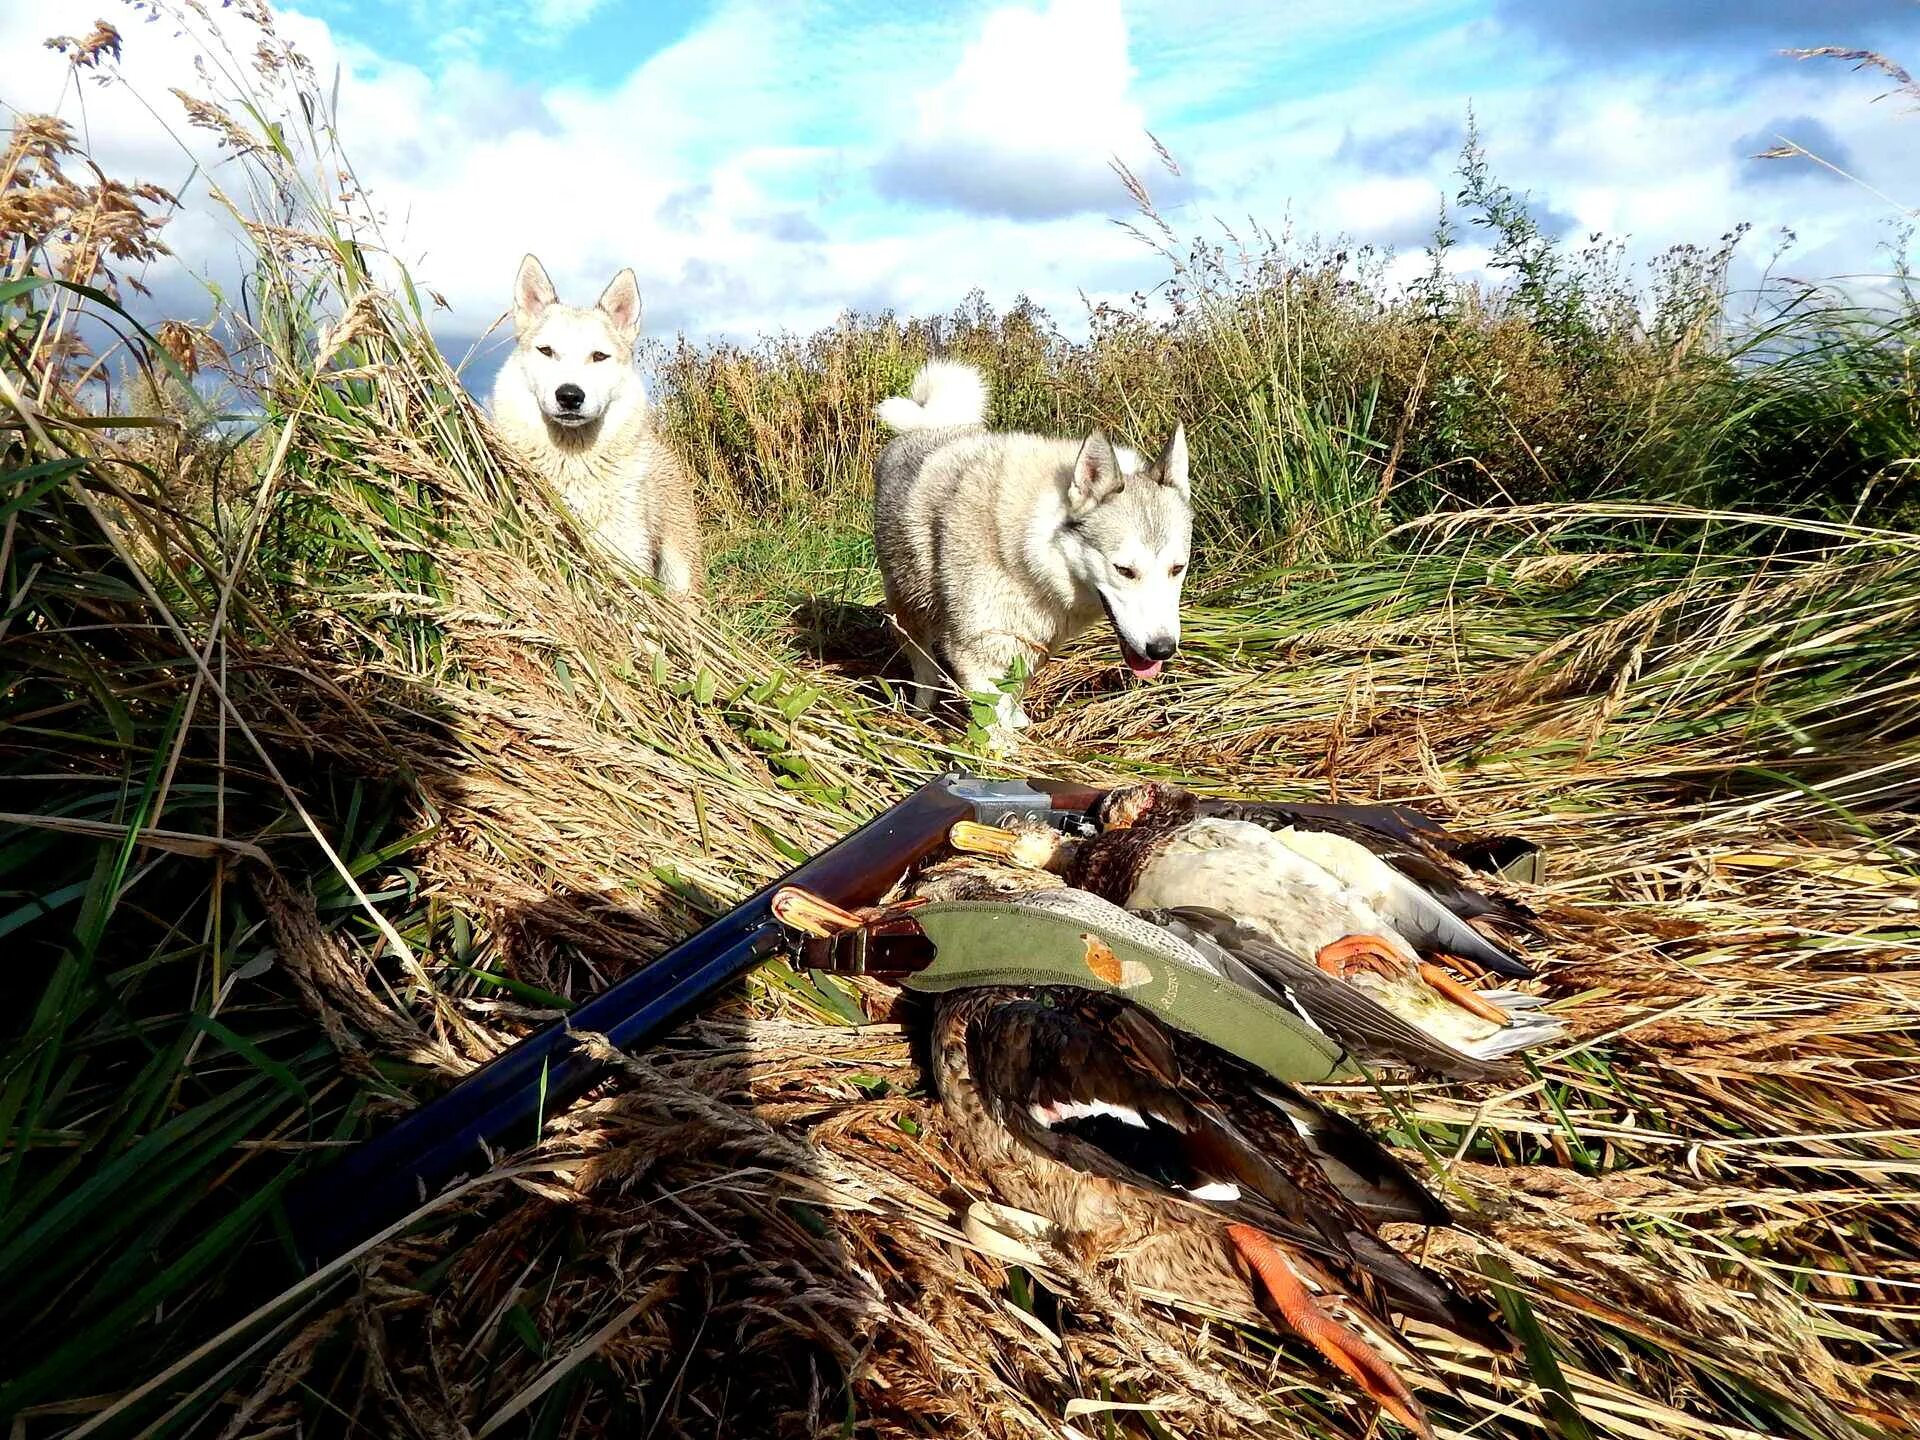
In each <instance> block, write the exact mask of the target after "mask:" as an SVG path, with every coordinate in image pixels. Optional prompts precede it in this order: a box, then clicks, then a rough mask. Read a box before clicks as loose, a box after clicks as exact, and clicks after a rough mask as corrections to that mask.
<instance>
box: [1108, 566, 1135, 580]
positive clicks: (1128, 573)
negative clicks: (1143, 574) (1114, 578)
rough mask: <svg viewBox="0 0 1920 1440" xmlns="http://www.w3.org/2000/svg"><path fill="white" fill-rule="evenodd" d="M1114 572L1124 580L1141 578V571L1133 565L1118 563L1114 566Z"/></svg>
mask: <svg viewBox="0 0 1920 1440" xmlns="http://www.w3.org/2000/svg"><path fill="white" fill-rule="evenodd" d="M1113 573H1114V574H1116V575H1118V576H1119V577H1120V578H1121V579H1122V580H1138V579H1139V578H1140V572H1139V571H1138V570H1136V569H1134V568H1133V566H1131V565H1116V566H1114V567H1113Z"/></svg>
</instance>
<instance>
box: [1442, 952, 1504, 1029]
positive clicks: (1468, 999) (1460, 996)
mask: <svg viewBox="0 0 1920 1440" xmlns="http://www.w3.org/2000/svg"><path fill="white" fill-rule="evenodd" d="M1420 978H1421V979H1422V980H1424V981H1426V982H1427V984H1429V985H1431V986H1432V987H1433V988H1434V989H1435V990H1438V991H1439V992H1440V993H1441V994H1442V995H1444V996H1446V997H1447V999H1449V1000H1451V1001H1452V1002H1453V1003H1454V1004H1456V1005H1458V1006H1459V1007H1460V1008H1461V1009H1462V1010H1468V1011H1471V1012H1472V1013H1473V1014H1475V1015H1478V1016H1479V1017H1480V1018H1481V1019H1482V1020H1491V1021H1492V1022H1493V1023H1494V1024H1496V1025H1505V1024H1508V1023H1510V1022H1511V1021H1512V1019H1513V1017H1512V1016H1511V1015H1509V1014H1507V1012H1506V1011H1504V1010H1502V1009H1501V1008H1500V1007H1499V1006H1498V1005H1496V1004H1494V1003H1493V1002H1492V1001H1491V1000H1488V999H1486V998H1485V997H1484V996H1482V995H1480V994H1478V993H1477V992H1475V991H1473V990H1471V989H1469V988H1468V987H1467V986H1465V985H1462V984H1461V983H1460V982H1459V981H1458V980H1456V979H1454V978H1453V976H1451V975H1449V974H1448V973H1447V972H1446V971H1445V970H1443V969H1442V968H1441V967H1440V966H1438V965H1433V964H1429V963H1428V962H1426V961H1422V962H1421V964H1420Z"/></svg>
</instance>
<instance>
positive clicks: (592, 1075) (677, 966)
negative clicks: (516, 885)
mask: <svg viewBox="0 0 1920 1440" xmlns="http://www.w3.org/2000/svg"><path fill="white" fill-rule="evenodd" d="M1100 794H1101V792H1100V791H1099V790H1096V789H1093V788H1090V787H1087V786H1084V785H1070V784H1056V783H1052V782H1048V781H1033V782H1028V781H1020V780H1013V781H989V780H981V779H979V778H978V777H976V776H972V775H962V774H952V775H943V776H941V777H940V778H939V779H937V780H930V781H928V782H927V783H926V784H925V785H922V786H921V787H920V788H919V789H918V790H915V791H914V792H913V793H912V794H910V795H908V796H906V797H905V798H904V799H902V800H900V801H899V802H898V803H897V804H895V805H894V806H893V807H892V808H891V809H889V810H887V811H884V812H883V813H882V814H880V815H877V816H875V817H874V818H873V819H872V820H870V821H868V822H867V823H866V824H865V825H863V826H861V827H860V828H859V829H858V830H856V831H854V832H853V833H852V834H851V835H849V836H847V837H846V838H845V839H844V840H841V841H840V842H839V843H838V844H836V845H834V846H833V847H832V848H830V849H827V850H824V851H822V852H821V853H820V854H818V855H816V856H815V857H814V858H813V859H811V860H809V861H807V862H806V863H805V864H804V865H801V866H800V867H799V868H797V869H795V870H793V871H791V872H790V873H788V874H786V875H784V876H782V877H781V878H780V879H778V880H775V881H774V882H773V883H772V884H770V885H768V886H766V887H765V888H764V889H762V890H760V891H758V892H756V893H755V894H754V895H752V896H750V897H748V898H747V899H746V900H744V901H742V902H741V903H740V904H739V905H737V906H735V907H734V908H733V909H732V910H731V911H729V912H728V913H727V914H725V915H723V916H721V917H720V918H719V919H718V920H715V921H713V922H712V923H711V924H709V925H707V926H706V927H705V928H704V929H702V930H700V931H698V932H696V933H695V934H693V935H692V936H689V937H688V938H687V939H686V940H684V941H682V942H681V943H680V944H678V945H676V946H675V947H674V948H673V949H671V950H669V951H667V952H666V953H665V954H664V955H662V956H660V957H659V958H658V959H657V960H655V961H654V962H653V963H652V964H650V965H648V966H647V967H646V968H645V969H644V970H640V971H637V972H636V973H634V974H632V975H630V976H628V977H627V978H626V979H624V980H622V981H620V982H619V983H618V984H616V985H614V986H612V987H611V988H609V989H607V990H605V991H603V992H601V993H600V994H599V995H596V996H595V997H594V998H593V999H591V1000H589V1001H587V1002H586V1003H585V1004H583V1005H582V1006H580V1008H579V1009H577V1010H575V1011H574V1012H573V1013H572V1014H571V1015H569V1016H567V1017H566V1018H565V1019H564V1020H559V1021H556V1022H555V1023H553V1024H551V1025H549V1026H547V1027H546V1028H545V1029H543V1030H540V1031H537V1032H535V1033H534V1034H532V1035H529V1036H528V1037H527V1038H526V1039H524V1040H522V1041H521V1042H520V1043H519V1044H518V1045H515V1046H514V1047H513V1048H512V1049H511V1050H508V1051H507V1052H505V1053H504V1054H502V1055H499V1056H497V1057H495V1058H494V1059H493V1060H490V1061H489V1062H488V1063H487V1064H485V1065H483V1066H481V1067H480V1068H479V1069H478V1070H476V1071H474V1072H473V1074H471V1075H469V1076H468V1077H467V1078H466V1079H464V1080H462V1081H461V1082H460V1083H459V1084H457V1085H455V1086H454V1087H453V1088H452V1089H451V1090H449V1091H447V1092H446V1093H445V1094H444V1095H441V1096H440V1097H438V1098H437V1099H434V1100H431V1101H429V1102H428V1103H426V1104H425V1105H422V1106H421V1107H420V1108H419V1109H417V1110H415V1111H413V1112H412V1113H410V1114H408V1115H406V1116H405V1117H403V1118H402V1119H401V1120H399V1121H397V1122H396V1123H395V1124H394V1125H393V1126H392V1127H391V1128H389V1129H388V1130H386V1131H384V1132H383V1133H381V1134H379V1135H376V1136H374V1137H373V1138H372V1139H370V1140H367V1141H365V1142H363V1143H362V1144H360V1145H357V1146H355V1147H354V1148H353V1149H352V1150H349V1151H348V1152H347V1153H346V1154H345V1155H343V1156H342V1157H341V1158H340V1159H339V1160H337V1161H335V1162H334V1163H333V1164H331V1165H329V1166H327V1167H326V1168H325V1169H323V1170H320V1171H318V1172H316V1173H314V1174H312V1175H309V1176H307V1177H305V1178H303V1179H302V1180H301V1181H300V1182H299V1183H298V1184H297V1185H296V1186H295V1187H294V1188H293V1189H292V1190H291V1191H290V1192H289V1194H288V1196H287V1219H288V1223H289V1226H290V1228H291V1230H292V1235H293V1239H294V1243H295V1245H296V1246H297V1247H298V1249H299V1251H300V1253H301V1258H302V1259H303V1260H305V1261H306V1262H308V1263H309V1264H316V1265H317V1264H321V1263H324V1262H326V1261H328V1260H331V1259H332V1258H333V1257H334V1256H336V1255H340V1254H343V1253H345V1252H346V1251H348V1250H351V1249H352V1248H354V1247H355V1246H356V1245H359V1244H361V1243H362V1242H363V1241H365V1240H367V1239H369V1238H370V1237H372V1236H374V1235H377V1234H378V1233H379V1232H380V1231H381V1230H384V1229H385V1228H387V1227H388V1226H389V1225H391V1224H393V1223H394V1222H395V1221H398V1220H400V1219H402V1218H403V1217H404V1216H406V1215H407V1214H409V1213H411V1212H412V1211H413V1210H414V1209H416V1208H417V1207H418V1206H420V1205H421V1204H423V1203H424V1202H425V1201H427V1200H428V1199H430V1198H431V1197H432V1196H434V1195H436V1194H438V1193H439V1192H440V1191H441V1190H443V1189H444V1188H445V1187H446V1186H447V1184H448V1183H449V1182H450V1181H452V1180H455V1179H457V1178H460V1177H462V1176H466V1175H472V1174H477V1173H479V1172H481V1171H483V1170H485V1169H487V1168H489V1167H490V1166H491V1164H492V1163H493V1154H494V1152H495V1151H496V1150H498V1149H501V1148H504V1147H505V1146H506V1145H507V1144H508V1143H509V1137H514V1138H515V1139H518V1140H524V1139H525V1138H526V1137H528V1136H530V1135H532V1133H533V1130H534V1126H535V1125H536V1123H537V1121H538V1117H539V1116H540V1115H541V1114H542V1113H547V1114H551V1113H554V1112H556V1111H558V1110H560V1109H561V1108H562V1107H564V1106H566V1105H568V1104H570V1103H572V1102H573V1101H574V1100H576V1099H578V1098H579V1097H580V1096H581V1095H582V1094H583V1093H585V1092H586V1091H587V1090H588V1089H589V1088H590V1087H591V1086H592V1085H593V1084H594V1083H595V1082H596V1081H598V1080H600V1079H601V1078H602V1073H603V1072H602V1067H601V1065H600V1064H599V1063H598V1062H596V1061H595V1060H593V1059H592V1058H591V1057H590V1056H588V1055H587V1054H586V1053H585V1051H584V1050H583V1049H582V1048H581V1047H580V1046H579V1044H578V1043H577V1042H576V1041H575V1040H574V1038H573V1032H574V1031H576V1030H585V1031H589V1032H595V1033H598V1034H602V1035H605V1036H606V1037H607V1038H608V1039H609V1040H611V1041H612V1042H613V1044H614V1045H616V1046H618V1047H619V1048H621V1049H623V1050H631V1049H636V1048H638V1047H640V1046H643V1045H646V1044H648V1043H650V1042H652V1041H653V1040H655V1039H657V1038H658V1037H659V1036H660V1035H661V1034H663V1033H664V1032H665V1031H667V1030H669V1029H671V1028H672V1027H673V1026H674V1025H676V1024H678V1023H679V1022H680V1021H681V1020H682V1019H683V1018H685V1017H686V1016H687V1015H688V1014H689V1013H690V1012H692V1011H693V1010H695V1009H696V1008H698V1007H699V1006H700V1005H701V1004H702V1003H703V1002H705V1001H706V1000H707V999H708V998H709V997H710V996H712V995H713V994H714V993H715V992H716V991H717V990H719V989H721V988H722V987H723V986H725V985H727V984H728V983H729V982H731V981H733V980H735V979H737V978H739V977H740V976H741V975H743V974H745V973H746V972H747V971H748V970H750V969H752V968H753V967H754V966H755V965H757V964H759V963H760V962H761V961H762V960H765V959H767V958H768V957H769V956H771V955H774V954H776V953H778V952H779V951H781V950H783V949H785V948H786V947H787V943H788V935H787V931H786V930H785V928H784V927H783V926H782V925H781V924H780V923H779V922H778V921H777V920H775V919H774V918H773V913H772V910H771V909H770V906H769V902H770V901H771V899H772V897H773V894H774V892H775V891H777V890H779V889H780V888H781V887H783V886H787V885H796V886H799V887H801V888H802V889H806V890H810V891H812V892H813V893H814V894H816V895H819V896H822V897H824V898H825V899H829V900H832V901H834V902H835V903H837V904H840V905H844V906H848V907H852V906H857V905H867V904H871V903H872V902H873V901H875V900H878V899H879V898H880V897H881V896H882V895H884V894H885V893H886V892H887V891H888V890H889V889H890V888H891V887H892V886H893V885H894V883H895V882H896V881H898V880H899V879H900V877H901V876H902V875H904V874H906V872H907V870H908V869H909V868H910V867H911V866H913V865H914V864H915V863H917V862H918V861H920V860H922V859H924V858H926V856H927V855H929V854H931V853H932V852H933V851H934V850H936V849H937V848H939V846H940V845H941V844H942V843H943V841H944V840H945V838H946V834H947V831H948V829H949V828H951V827H952V825H953V824H954V822H955V821H957V820H978V821H980V822H982V823H985V824H996V823H999V822H1001V821H1004V820H1007V819H1010V818H1014V817H1016V816H1026V817H1029V818H1032V819H1039V820H1045V821H1048V822H1050V823H1055V824H1067V823H1071V822H1072V821H1074V820H1077V819H1078V818H1079V816H1080V814H1081V813H1083V812H1084V811H1086V810H1087V809H1088V808H1089V807H1090V806H1092V805H1093V804H1094V802H1095V801H1097V800H1098V799H1099V798H1100Z"/></svg>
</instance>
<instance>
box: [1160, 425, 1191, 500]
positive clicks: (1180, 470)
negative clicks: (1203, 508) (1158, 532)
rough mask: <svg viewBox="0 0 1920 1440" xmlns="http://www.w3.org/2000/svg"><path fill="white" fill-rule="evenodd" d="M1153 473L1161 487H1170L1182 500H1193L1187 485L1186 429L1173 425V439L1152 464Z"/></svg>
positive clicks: (1189, 487)
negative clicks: (1177, 492)
mask: <svg viewBox="0 0 1920 1440" xmlns="http://www.w3.org/2000/svg"><path fill="white" fill-rule="evenodd" d="M1153 473H1154V476H1155V478H1156V479H1158V480H1159V482H1160V483H1161V484H1162V485H1171V486H1172V487H1173V488H1174V489H1175V490H1177V491H1179V493H1180V498H1181V499H1182V500H1190V499H1192V498H1193V490H1192V488H1191V486H1189V484H1188V483H1187V427H1186V426H1185V425H1182V424H1175V425H1174V427H1173V438H1172V439H1171V440H1169V441H1167V448H1166V449H1164V450H1162V451H1161V452H1160V458H1159V459H1158V460H1156V461H1154V462H1153Z"/></svg>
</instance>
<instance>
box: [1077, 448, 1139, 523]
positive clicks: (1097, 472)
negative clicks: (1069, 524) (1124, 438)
mask: <svg viewBox="0 0 1920 1440" xmlns="http://www.w3.org/2000/svg"><path fill="white" fill-rule="evenodd" d="M1126 485H1127V477H1126V474H1125V472H1123V471H1122V470H1121V469H1120V457H1119V456H1118V455H1115V454H1114V453H1113V446H1112V445H1111V444H1109V443H1108V442H1107V437H1106V435H1105V434H1104V433H1103V432H1101V431H1099V430H1095V431H1094V432H1093V433H1092V434H1091V435H1089V436H1087V438H1086V441H1085V443H1084V444H1082V445H1081V447H1080V453H1079V455H1078V456H1076V457H1075V459H1074V462H1073V479H1072V480H1070V481H1068V482H1067V514H1069V515H1071V516H1073V517H1075V518H1076V519H1077V518H1078V517H1080V516H1082V515H1085V514H1087V513H1089V512H1090V511H1092V510H1093V509H1094V508H1095V507H1097V506H1099V505H1100V504H1102V503H1103V502H1105V501H1106V500H1108V499H1109V498H1111V497H1112V496H1114V495H1118V494H1119V493H1120V492H1121V491H1122V490H1124V489H1125V488H1126Z"/></svg>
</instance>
